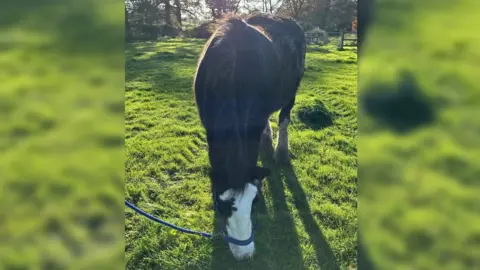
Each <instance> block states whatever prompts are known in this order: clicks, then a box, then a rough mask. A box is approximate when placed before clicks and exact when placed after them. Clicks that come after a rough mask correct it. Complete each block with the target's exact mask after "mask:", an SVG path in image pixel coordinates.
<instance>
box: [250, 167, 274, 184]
mask: <svg viewBox="0 0 480 270" xmlns="http://www.w3.org/2000/svg"><path fill="white" fill-rule="evenodd" d="M269 176H270V169H268V168H262V167H255V168H253V171H252V178H253V179H252V183H253V184H254V185H256V186H260V185H261V183H262V182H263V180H264V179H265V178H267V177H269Z"/></svg>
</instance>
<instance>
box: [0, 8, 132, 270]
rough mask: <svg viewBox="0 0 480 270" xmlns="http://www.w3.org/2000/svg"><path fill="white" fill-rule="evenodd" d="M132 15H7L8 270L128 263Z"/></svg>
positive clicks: (1, 223)
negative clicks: (127, 26) (126, 84)
mask: <svg viewBox="0 0 480 270" xmlns="http://www.w3.org/2000/svg"><path fill="white" fill-rule="evenodd" d="M93 10H95V12H94V11H93ZM123 10H124V8H123V3H118V1H116V3H114V2H112V1H102V3H99V1H88V0H87V1H80V2H79V1H69V0H66V1H61V2H58V1H27V2H26V1H22V2H11V3H9V4H8V5H5V6H4V7H2V9H0V36H1V38H0V70H1V71H0V84H1V86H0V89H1V90H0V205H1V207H0V269H72V267H73V268H75V269H120V268H121V267H122V266H123V248H124V242H123V240H124V234H123V232H124V225H123V224H124V214H123V209H124V208H123V207H124V206H123V202H122V197H123V196H122V195H123V191H124V181H123V180H124V162H123V161H124V138H123V134H124V130H123V123H124V109H123V108H124V101H123V81H122V78H123V66H124V62H123V50H124V48H123V45H122V43H121V42H122V41H123V25H122V23H123ZM112 12H113V13H114V14H119V16H115V15H112ZM118 25H120V27H118ZM106 48H108V49H106Z"/></svg>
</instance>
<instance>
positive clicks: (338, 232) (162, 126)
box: [125, 39, 357, 269]
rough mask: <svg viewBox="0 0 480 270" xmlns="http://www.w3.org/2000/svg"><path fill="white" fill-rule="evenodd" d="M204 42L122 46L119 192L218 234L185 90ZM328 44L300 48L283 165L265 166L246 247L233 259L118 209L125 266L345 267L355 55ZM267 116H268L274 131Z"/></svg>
mask: <svg viewBox="0 0 480 270" xmlns="http://www.w3.org/2000/svg"><path fill="white" fill-rule="evenodd" d="M204 42H205V41H204V40H181V39H170V40H164V41H159V42H140V43H132V44H128V45H127V49H126V86H125V87H126V88H125V110H126V112H125V121H126V131H125V132H126V141H125V143H126V155H127V158H126V165H125V167H126V190H125V192H126V194H125V197H126V199H128V200H130V201H132V202H133V203H135V204H136V205H137V206H139V207H141V208H142V209H144V210H146V211H147V212H149V213H152V214H154V215H156V216H158V217H161V218H163V219H166V220H167V221H169V222H172V223H174V224H176V225H180V226H183V227H188V228H192V229H195V230H201V231H209V232H210V231H218V230H219V228H218V223H217V222H215V221H214V211H212V210H211V195H210V193H209V179H208V176H207V172H208V168H209V163H208V157H207V145H206V140H205V133H204V130H203V128H202V127H201V125H200V121H199V118H198V116H197V112H196V107H195V103H194V99H193V93H192V82H193V75H194V73H195V68H196V62H197V59H198V55H199V53H200V50H201V48H202V46H203V43H204ZM335 48H336V44H333V43H332V44H330V45H328V46H325V47H317V46H311V47H309V48H308V53H307V61H306V73H305V77H304V79H303V81H302V84H301V89H300V91H299V94H298V97H297V104H296V106H295V107H294V109H293V112H292V124H291V125H290V127H289V130H290V151H291V153H292V156H293V160H292V165H291V166H285V167H282V168H279V167H277V166H276V165H275V164H274V163H273V162H272V160H271V159H269V158H263V159H262V161H261V162H262V163H263V164H264V165H265V166H267V167H270V168H272V169H273V174H272V176H271V177H269V178H268V179H267V181H266V182H265V185H264V186H263V190H264V196H265V198H264V200H263V201H261V202H259V204H258V205H257V206H256V208H255V210H254V222H255V223H256V224H258V225H259V226H260V228H259V229H258V230H257V234H256V248H257V254H256V256H254V259H253V260H252V261H244V262H235V261H234V260H233V258H232V256H231V254H230V251H229V250H228V247H227V245H226V243H224V242H223V241H222V240H214V241H210V240H206V239H203V238H199V237H197V236H190V235H186V234H181V233H177V232H175V231H172V230H170V229H167V228H166V227H163V226H160V225H158V224H156V223H153V222H152V221H150V220H147V219H146V218H144V217H142V216H140V215H138V214H134V212H133V211H131V210H126V225H125V226H126V231H125V234H126V247H125V253H126V262H125V264H126V268H127V269H211V268H213V269H349V268H354V267H356V255H357V253H356V241H357V192H356V185H357V158H356V135H357V115H356V110H357V109H356V107H357V106H356V102H357V98H356V92H357V90H356V88H357V58H356V51H354V50H353V49H349V50H345V51H341V52H338V51H337V50H336V49H335ZM277 116H278V113H277V114H275V116H274V117H272V118H271V122H272V127H273V129H274V131H275V132H276V130H277Z"/></svg>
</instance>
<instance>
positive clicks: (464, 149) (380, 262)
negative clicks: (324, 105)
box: [358, 0, 480, 270]
mask: <svg viewBox="0 0 480 270" xmlns="http://www.w3.org/2000/svg"><path fill="white" fill-rule="evenodd" d="M378 2H380V4H379V6H378V7H377V10H376V11H377V14H378V15H377V16H376V19H377V21H376V22H375V23H374V25H373V26H372V31H371V36H369V37H368V41H367V43H366V47H365V51H364V53H365V54H361V55H360V69H359V70H360V73H359V77H360V80H359V82H360V84H359V97H360V99H361V101H360V102H359V134H360V136H359V144H358V145H359V146H358V158H359V163H360V165H359V172H358V174H359V179H360V180H359V187H358V188H359V194H360V203H359V204H360V206H359V212H358V215H359V225H360V238H361V239H363V242H364V244H365V246H366V253H367V256H369V257H371V263H372V264H373V265H374V266H375V267H376V269H439V270H440V269H480V241H479V239H480V201H479V200H478V194H479V193H480V189H479V184H478V183H479V181H478V178H479V175H480V169H479V168H480V166H479V164H480V152H479V149H480V140H479V138H480V135H479V134H480V114H479V110H478V108H479V107H480V104H479V101H480V95H479V94H480V87H479V84H478V67H479V65H480V55H479V53H478V52H479V50H480V36H479V35H478V34H477V33H478V30H477V28H478V26H477V24H476V23H475V22H476V21H478V14H479V13H478V10H480V2H479V1H475V0H467V1H459V2H448V1H428V0H427V1H414V0H386V1H378Z"/></svg>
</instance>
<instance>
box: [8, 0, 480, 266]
mask: <svg viewBox="0 0 480 270" xmlns="http://www.w3.org/2000/svg"><path fill="white" fill-rule="evenodd" d="M175 2H176V4H175ZM330 2H332V3H334V2H336V1H333V0H332V1H330ZM181 3H183V2H182V1H180V6H181V5H182V4H181ZM292 3H296V2H292ZM302 3H303V2H302ZM365 3H366V2H365ZM257 4H258V5H259V6H260V7H257V9H259V10H262V8H263V9H266V10H269V9H271V8H272V9H273V8H281V5H280V6H279V7H277V6H275V4H274V3H270V2H269V1H268V3H265V2H260V1H259V2H258V3H257ZM360 4H362V1H360ZM201 5H202V6H203V7H202V8H195V7H192V8H190V7H188V8H187V7H184V8H183V9H185V10H190V11H191V12H193V13H196V12H198V13H202V14H207V15H201V16H200V15H198V16H197V15H195V16H194V15H192V17H193V18H195V17H196V18H197V21H195V20H194V19H192V24H191V25H190V26H191V27H190V28H188V27H187V20H186V19H184V18H187V17H188V16H190V15H186V14H189V12H187V11H183V10H182V9H180V10H181V11H182V13H181V16H180V18H181V19H182V32H184V34H185V35H196V33H197V31H196V30H194V29H197V28H196V27H197V26H198V25H201V23H200V22H203V21H204V20H206V21H208V20H210V19H212V18H213V17H214V14H216V13H215V12H216V10H218V7H215V8H213V9H212V8H211V7H210V9H209V7H208V6H207V3H206V2H205V3H201ZM249 5H250V2H248V1H246V4H245V7H243V8H245V9H248V8H250V7H249ZM302 5H303V4H302ZM178 6H179V5H178V1H174V2H173V3H171V5H170V8H172V9H174V8H175V7H178ZM239 6H241V3H240V4H239ZM295 6H297V7H298V5H293V4H292V5H291V6H290V10H291V11H292V10H293V11H295V8H294V7H295ZM132 7H133V6H129V4H127V7H125V2H124V1H122V0H110V1H107V0H103V1H94V0H82V1H80V0H76V1H75V0H61V1H60V0H42V1H40V0H31V1H27V0H25V1H21V2H20V1H14V2H12V1H10V2H9V3H8V5H4V6H2V8H1V9H0V31H1V35H0V50H1V53H0V70H1V72H0V78H1V80H0V84H1V87H0V89H1V90H0V203H1V208H0V269H66V268H78V269H120V268H123V267H124V262H123V258H124V253H123V249H124V242H123V239H124V205H123V201H122V200H123V196H124V195H123V194H124V191H123V190H124V147H123V144H124V142H123V136H124V108H123V106H124V43H123V41H124V40H125V39H126V38H127V39H128V38H136V39H140V38H143V36H145V35H147V36H148V33H150V32H149V31H138V30H136V28H135V27H134V26H133V24H134V22H133V21H132V22H131V24H132V25H131V26H129V25H128V24H130V21H128V20H125V18H126V17H128V16H130V12H132V11H131V10H132V9H131V8H132ZM160 7H163V8H165V6H164V4H163V5H160ZM284 7H285V6H284ZM287 8H288V6H286V9H287ZM373 8H374V9H373V12H371V14H370V15H371V17H370V19H371V25H370V26H371V27H370V28H369V30H368V32H367V33H368V34H367V36H366V39H365V43H364V44H362V46H363V47H362V54H361V56H360V68H359V78H360V79H359V135H360V136H359V139H358V158H359V164H360V166H359V170H358V175H359V179H360V180H359V182H358V191H359V195H360V204H359V215H358V216H359V221H360V239H361V245H360V246H359V248H360V249H359V258H360V260H359V269H478V268H480V262H479V259H478V258H480V246H479V243H480V240H479V239H480V217H479V214H480V203H479V200H478V199H477V198H476V197H477V194H479V186H478V182H477V181H476V179H477V178H478V175H479V173H480V172H479V170H480V166H479V165H478V164H479V163H480V153H479V152H480V151H479V144H480V143H479V140H478V137H479V135H480V120H479V119H480V115H479V111H478V107H479V98H480V97H479V93H480V91H479V90H480V89H479V85H478V82H477V81H476V79H477V76H478V75H477V73H478V65H479V64H480V54H479V49H480V36H479V35H478V34H477V32H478V30H477V24H476V22H477V21H478V19H477V18H478V15H479V14H478V10H479V8H480V2H478V1H475V0H463V1H433V0H424V1H413V0H381V1H380V0H379V1H378V2H377V3H373ZM359 10H360V15H359V19H360V24H361V21H362V14H363V13H362V11H361V10H362V8H360V7H359ZM184 14H185V15H184ZM208 14H210V15H208ZM299 16H304V15H303V13H302V15H299ZM325 16H327V15H325ZM335 16H336V15H335ZM174 18H179V17H174ZM315 18H319V19H322V18H323V17H321V16H319V17H315ZM174 21H175V20H174V19H172V24H174V23H173V22H174ZM175 22H176V23H178V21H175ZM350 23H351V22H348V24H349V25H350ZM159 24H160V25H161V24H162V22H160V23H159ZM197 24H198V25H197ZM312 24H318V25H320V26H321V29H322V28H323V29H322V30H325V31H332V30H329V29H331V28H329V27H330V26H328V25H322V24H321V22H314V23H312ZM154 25H156V24H154ZM167 25H168V24H167ZM125 27H127V32H126V33H125V32H124V31H125ZM128 27H131V28H128ZM172 27H173V28H175V29H177V30H173V28H171V27H169V26H167V27H166V28H167V29H172V30H171V31H178V26H177V27H175V26H174V25H172ZM342 27H343V26H342ZM307 28H308V26H307ZM319 28H320V27H319ZM345 28H348V26H347V25H345ZM147 29H148V26H147ZM187 29H191V31H190V34H189V32H188V31H187ZM168 31H170V30H168ZM185 32H186V33H185ZM155 35H157V34H155Z"/></svg>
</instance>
